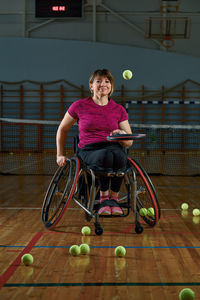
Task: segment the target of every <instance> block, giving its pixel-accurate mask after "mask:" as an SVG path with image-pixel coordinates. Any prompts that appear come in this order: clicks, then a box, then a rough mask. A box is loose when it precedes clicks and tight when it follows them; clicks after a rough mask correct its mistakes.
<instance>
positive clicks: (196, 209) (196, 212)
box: [192, 208, 200, 216]
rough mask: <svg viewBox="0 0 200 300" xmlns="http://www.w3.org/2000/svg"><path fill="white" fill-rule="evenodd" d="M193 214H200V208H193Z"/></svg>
mask: <svg viewBox="0 0 200 300" xmlns="http://www.w3.org/2000/svg"><path fill="white" fill-rule="evenodd" d="M192 214H193V216H199V215H200V210H199V209H198V208H195V209H193V211H192Z"/></svg>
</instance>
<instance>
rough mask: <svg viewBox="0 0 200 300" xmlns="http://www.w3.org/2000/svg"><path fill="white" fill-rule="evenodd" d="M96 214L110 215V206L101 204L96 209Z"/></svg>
mask: <svg viewBox="0 0 200 300" xmlns="http://www.w3.org/2000/svg"><path fill="white" fill-rule="evenodd" d="M98 214H99V215H105V216H109V215H111V208H110V206H103V207H101V208H100V209H99V210H98Z"/></svg>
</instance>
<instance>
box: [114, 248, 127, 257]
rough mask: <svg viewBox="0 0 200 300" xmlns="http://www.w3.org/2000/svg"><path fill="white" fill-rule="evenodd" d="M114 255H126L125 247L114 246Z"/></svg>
mask: <svg viewBox="0 0 200 300" xmlns="http://www.w3.org/2000/svg"><path fill="white" fill-rule="evenodd" d="M115 255H116V256H120V257H122V256H125V255H126V249H125V248H124V247H123V246H118V247H116V248H115Z"/></svg>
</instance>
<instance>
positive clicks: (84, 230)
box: [81, 226, 91, 235]
mask: <svg viewBox="0 0 200 300" xmlns="http://www.w3.org/2000/svg"><path fill="white" fill-rule="evenodd" d="M81 233H82V234H83V235H90V233H91V229H90V227H88V226H84V227H83V228H82V229H81Z"/></svg>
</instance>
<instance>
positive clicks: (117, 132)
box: [110, 129, 126, 135]
mask: <svg viewBox="0 0 200 300" xmlns="http://www.w3.org/2000/svg"><path fill="white" fill-rule="evenodd" d="M115 134H126V131H124V130H122V129H115V130H113V131H112V132H111V133H110V135H115Z"/></svg>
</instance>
